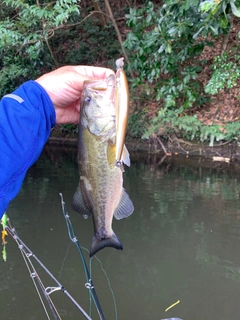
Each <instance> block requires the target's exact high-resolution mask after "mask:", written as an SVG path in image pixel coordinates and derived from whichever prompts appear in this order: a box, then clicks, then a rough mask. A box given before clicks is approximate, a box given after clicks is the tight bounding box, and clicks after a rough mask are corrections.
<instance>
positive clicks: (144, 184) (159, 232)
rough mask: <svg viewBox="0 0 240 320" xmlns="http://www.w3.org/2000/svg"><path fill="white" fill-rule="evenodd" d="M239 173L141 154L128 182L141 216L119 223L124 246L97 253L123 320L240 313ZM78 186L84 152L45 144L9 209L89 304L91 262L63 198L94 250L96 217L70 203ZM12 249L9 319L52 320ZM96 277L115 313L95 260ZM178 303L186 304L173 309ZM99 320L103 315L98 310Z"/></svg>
mask: <svg viewBox="0 0 240 320" xmlns="http://www.w3.org/2000/svg"><path fill="white" fill-rule="evenodd" d="M238 173H239V167H238V164H237V163H235V164H234V165H229V164H226V163H223V164H220V163H214V167H213V168H212V169H209V161H208V160H202V159H193V158H191V159H183V158H179V159H177V158H166V159H165V161H164V162H162V161H161V157H149V158H147V157H141V155H138V154H136V155H135V154H133V155H132V166H131V168H130V169H127V168H126V173H125V188H126V189H127V192H128V194H129V195H130V197H131V199H132V200H133V202H134V205H135V212H134V214H133V215H132V216H131V217H129V218H128V219H125V220H121V221H114V225H113V227H114V230H115V232H116V234H117V235H118V237H119V238H120V240H121V242H122V243H123V246H124V250H123V251H122V252H118V251H116V250H114V249H111V248H106V249H104V250H102V251H101V252H99V254H98V257H99V258H100V259H101V261H102V263H103V266H104V269H105V270H106V272H107V274H108V277H109V279H110V281H111V284H112V287H113V290H114V292H115V296H116V301H117V308H118V316H119V319H124V320H132V319H140V320H145V319H156V320H157V319H161V318H170V317H179V318H182V319H184V320H185V319H186V320H188V319H191V320H202V319H207V320H211V319H214V320H216V319H218V320H220V319H222V320H223V319H224V320H228V319H229V320H233V319H235V318H236V314H238V312H239V307H238V305H239V303H238V296H239V291H240V288H239V280H240V276H239V275H240V255H239V253H238V252H239V244H240V243H239V242H240V209H239V192H240V183H239V176H238ZM77 182H78V170H77V163H76V152H75V150H69V149H67V150H56V149H54V150H53V149H46V150H45V151H44V153H43V155H42V156H41V158H40V159H39V161H38V162H37V164H36V165H35V166H33V167H32V168H31V169H30V170H29V172H28V175H27V177H26V179H25V182H24V185H23V187H22V190H21V193H20V194H19V196H18V197H17V199H16V200H14V202H13V203H12V204H11V206H10V208H9V215H10V216H11V219H12V220H13V223H14V225H15V226H16V228H17V231H18V233H19V235H20V236H21V237H22V239H23V240H24V241H25V242H26V243H27V245H28V246H29V247H30V248H31V250H32V251H33V252H34V253H35V254H37V255H38V257H39V258H40V259H41V260H42V261H43V262H44V264H45V265H47V267H48V268H49V269H50V271H51V272H52V273H53V274H54V275H55V276H56V277H57V278H58V279H59V280H60V281H61V282H62V283H63V284H64V286H66V288H67V289H68V291H69V292H70V293H71V294H72V295H73V296H74V297H75V298H76V299H77V300H78V301H79V303H80V304H81V305H82V306H83V307H84V308H85V310H88V307H89V301H88V293H87V291H86V289H85V287H84V284H85V282H86V280H85V276H84V272H83V268H82V264H81V261H80V258H79V256H78V253H77V251H76V249H75V247H74V246H73V245H71V244H70V241H69V239H68V235H67V230H66V225H65V222H64V219H63V216H62V213H61V205H60V198H59V192H61V193H63V195H64V199H65V202H66V203H67V206H68V211H69V213H70V216H71V220H72V222H73V224H74V227H75V231H76V233H77V235H78V238H79V241H80V243H81V244H82V245H83V246H84V247H86V248H89V246H90V243H91V238H92V221H91V219H89V220H83V219H82V217H80V216H79V215H77V214H76V213H75V212H73V211H72V210H71V208H70V205H69V203H70V201H71V197H72V195H73V193H74V191H75V188H76V185H77ZM7 251H8V260H7V262H6V263H4V262H3V261H2V262H0V270H1V273H0V281H1V288H0V289H1V290H0V307H1V315H2V318H3V319H7V318H10V319H11V318H12V319H23V318H27V319H36V320H40V319H43V318H44V314H43V312H42V309H41V306H40V304H39V302H38V299H37V295H36V293H35V291H34V288H33V286H32V283H31V280H30V279H29V275H28V273H27V271H26V268H25V266H24V264H23V261H22V259H21V256H20V254H19V252H18V249H17V248H16V246H15V244H14V242H13V241H11V239H8V246H7ZM85 255H86V258H87V253H86V254H85ZM46 280H47V279H46ZM93 280H94V283H95V287H96V290H97V293H98V295H99V299H100V303H101V305H102V308H103V311H104V313H105V316H106V319H115V315H114V304H113V300H112V296H111V293H110V290H109V288H108V282H107V280H106V278H105V276H104V274H103V273H102V271H101V268H100V265H99V263H98V262H97V261H96V260H93ZM47 281H49V280H47ZM47 285H49V284H48V283H47ZM54 299H55V300H56V303H57V305H58V306H59V309H60V312H61V316H62V317H63V319H68V320H71V319H74V320H75V319H81V315H80V314H79V313H78V311H77V310H75V307H73V306H72V305H71V304H70V303H69V302H68V301H66V299H65V298H64V297H62V295H61V294H57V295H56V298H55V297H54ZM177 300H180V301H181V302H180V304H178V305H176V306H175V307H174V308H172V309H170V310H169V311H168V312H165V309H166V308H167V307H168V306H170V305H171V304H173V303H174V302H176V301H177ZM93 318H94V319H97V318H98V317H97V315H96V313H93Z"/></svg>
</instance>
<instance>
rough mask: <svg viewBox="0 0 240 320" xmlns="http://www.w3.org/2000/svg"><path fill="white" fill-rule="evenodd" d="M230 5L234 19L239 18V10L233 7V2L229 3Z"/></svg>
mask: <svg viewBox="0 0 240 320" xmlns="http://www.w3.org/2000/svg"><path fill="white" fill-rule="evenodd" d="M230 5H231V8H232V12H233V14H234V15H235V16H236V17H238V18H240V9H239V8H237V7H236V6H235V3H234V1H231V2H230Z"/></svg>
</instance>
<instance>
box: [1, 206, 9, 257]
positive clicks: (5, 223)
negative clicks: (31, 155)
mask: <svg viewBox="0 0 240 320" xmlns="http://www.w3.org/2000/svg"><path fill="white" fill-rule="evenodd" d="M7 221H8V217H7V214H6V212H5V213H4V215H3V216H2V219H1V225H2V227H3V230H2V244H3V250H2V258H3V261H7V250H6V244H7V241H6V236H7V235H8V233H7V230H6V227H7Z"/></svg>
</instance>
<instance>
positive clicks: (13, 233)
mask: <svg viewBox="0 0 240 320" xmlns="http://www.w3.org/2000/svg"><path fill="white" fill-rule="evenodd" d="M6 230H7V231H8V232H9V234H10V235H11V236H12V237H13V239H14V240H15V241H16V242H17V244H18V248H19V249H20V250H21V252H23V253H24V255H26V257H27V259H30V257H32V258H34V259H35V260H36V262H37V263H38V264H39V265H40V266H41V268H42V269H43V270H44V271H45V272H46V273H47V274H48V275H49V276H50V278H52V280H53V281H54V282H55V283H56V285H57V286H56V287H47V288H45V287H44V286H43V288H44V296H45V295H47V296H49V295H50V294H51V293H53V292H55V291H62V292H63V293H64V294H66V296H67V297H68V298H69V299H70V300H71V301H72V303H73V304H74V305H75V306H76V307H77V309H78V310H79V311H81V312H82V314H83V315H84V317H85V318H86V319H88V320H92V319H91V318H90V317H89V315H88V314H87V313H86V312H85V311H84V310H83V308H82V307H81V306H80V305H79V304H78V302H77V301H76V300H75V299H74V298H73V297H72V296H71V295H70V294H69V293H68V291H67V290H66V289H65V288H64V287H63V286H62V285H61V283H60V282H59V281H58V280H57V279H56V278H55V277H54V276H53V274H52V273H51V272H50V271H49V270H48V269H47V268H46V267H45V265H44V264H43V263H42V262H41V261H40V260H39V259H38V258H37V256H36V255H35V254H34V253H33V252H32V251H31V250H30V249H29V248H28V247H27V245H26V244H25V243H24V242H23V241H22V240H21V239H20V238H19V236H18V234H17V232H16V230H15V228H13V227H12V225H11V223H10V219H9V218H8V225H7V226H6ZM30 261H31V260H30ZM31 265H32V263H31ZM32 267H33V265H32ZM33 268H34V267H33ZM34 270H35V269H34ZM31 274H32V275H33V277H34V278H35V277H36V279H39V276H38V275H37V272H33V273H31ZM40 287H41V285H40ZM49 299H50V297H49ZM49 299H47V301H49ZM49 307H50V309H51V310H52V308H51V306H49ZM54 316H56V315H54ZM55 319H58V320H59V319H61V318H55Z"/></svg>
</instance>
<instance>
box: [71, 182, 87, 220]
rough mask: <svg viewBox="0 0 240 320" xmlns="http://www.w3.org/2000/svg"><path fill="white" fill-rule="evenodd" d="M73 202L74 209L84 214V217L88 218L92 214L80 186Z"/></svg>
mask: <svg viewBox="0 0 240 320" xmlns="http://www.w3.org/2000/svg"><path fill="white" fill-rule="evenodd" d="M71 204H72V208H73V210H75V211H77V212H78V213H80V214H82V215H83V217H84V219H87V218H88V217H89V216H90V215H91V211H90V210H89V209H88V207H87V206H86V204H85V201H84V199H83V195H82V192H81V190H80V187H79V186H78V188H77V190H76V192H75V193H74V195H73V198H72V203H71Z"/></svg>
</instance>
